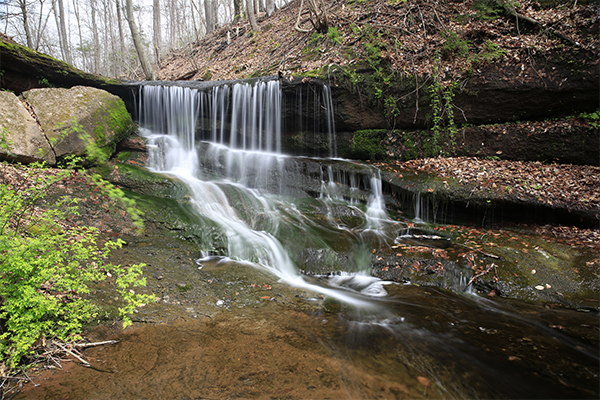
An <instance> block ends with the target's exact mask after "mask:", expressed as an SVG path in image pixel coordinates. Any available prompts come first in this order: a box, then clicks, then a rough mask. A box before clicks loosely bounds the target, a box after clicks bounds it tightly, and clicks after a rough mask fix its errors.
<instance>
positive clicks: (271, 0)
mask: <svg viewBox="0 0 600 400" xmlns="http://www.w3.org/2000/svg"><path fill="white" fill-rule="evenodd" d="M266 3H267V4H266V8H267V16H268V17H270V16H271V15H273V13H274V12H275V0H266Z"/></svg>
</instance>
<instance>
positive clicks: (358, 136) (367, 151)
mask: <svg viewBox="0 0 600 400" xmlns="http://www.w3.org/2000/svg"><path fill="white" fill-rule="evenodd" d="M386 133H387V131H386V130H385V129H383V130H382V129H368V130H363V131H356V132H355V133H354V139H353V140H352V151H353V153H354V155H355V156H356V157H357V158H360V159H368V160H371V161H376V160H382V159H384V158H385V146H384V145H383V144H382V143H381V142H382V140H383V139H384V138H385V136H386Z"/></svg>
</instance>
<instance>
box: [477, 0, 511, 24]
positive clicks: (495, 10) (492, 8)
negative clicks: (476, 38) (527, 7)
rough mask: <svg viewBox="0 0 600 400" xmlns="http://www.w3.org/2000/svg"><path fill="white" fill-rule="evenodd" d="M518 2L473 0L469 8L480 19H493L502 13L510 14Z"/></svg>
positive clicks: (509, 0)
mask: <svg viewBox="0 0 600 400" xmlns="http://www.w3.org/2000/svg"><path fill="white" fill-rule="evenodd" d="M518 6H519V3H517V2H516V1H512V0H474V1H473V4H472V5H471V8H472V9H473V10H475V11H477V13H476V14H475V17H476V18H478V19H480V20H494V19H497V18H499V17H501V16H503V15H512V14H513V13H514V10H515V8H516V7H518Z"/></svg>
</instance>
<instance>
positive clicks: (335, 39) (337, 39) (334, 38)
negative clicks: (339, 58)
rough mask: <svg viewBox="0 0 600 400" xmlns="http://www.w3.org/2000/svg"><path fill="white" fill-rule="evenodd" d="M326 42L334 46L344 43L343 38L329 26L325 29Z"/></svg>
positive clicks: (335, 29)
mask: <svg viewBox="0 0 600 400" xmlns="http://www.w3.org/2000/svg"><path fill="white" fill-rule="evenodd" d="M327 40H329V42H330V43H331V44H333V45H334V46H337V45H341V44H342V43H344V38H343V37H342V36H341V35H340V34H339V32H338V30H337V28H336V27H335V26H330V27H329V28H328V29H327Z"/></svg>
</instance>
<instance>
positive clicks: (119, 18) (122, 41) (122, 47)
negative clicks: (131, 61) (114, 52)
mask: <svg viewBox="0 0 600 400" xmlns="http://www.w3.org/2000/svg"><path fill="white" fill-rule="evenodd" d="M116 3H117V23H118V28H119V53H121V55H124V54H125V36H124V35H123V23H122V22H123V17H122V16H121V9H122V7H123V6H122V5H121V1H120V0H116Z"/></svg>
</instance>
